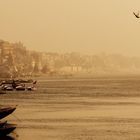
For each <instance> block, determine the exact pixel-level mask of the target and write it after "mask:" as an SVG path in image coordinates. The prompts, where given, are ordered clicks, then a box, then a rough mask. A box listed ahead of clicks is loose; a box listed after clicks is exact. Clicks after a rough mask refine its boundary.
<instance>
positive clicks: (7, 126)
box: [0, 123, 16, 139]
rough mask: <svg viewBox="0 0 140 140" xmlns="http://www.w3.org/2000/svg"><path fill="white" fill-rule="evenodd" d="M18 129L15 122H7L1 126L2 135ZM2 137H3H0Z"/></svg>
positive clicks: (0, 134)
mask: <svg viewBox="0 0 140 140" xmlns="http://www.w3.org/2000/svg"><path fill="white" fill-rule="evenodd" d="M15 129H16V125H14V124H7V123H6V124H5V125H4V126H3V127H1V128H0V137H1V136H6V135H8V134H10V133H11V132H13V131H14V130H15ZM0 139H1V138H0Z"/></svg>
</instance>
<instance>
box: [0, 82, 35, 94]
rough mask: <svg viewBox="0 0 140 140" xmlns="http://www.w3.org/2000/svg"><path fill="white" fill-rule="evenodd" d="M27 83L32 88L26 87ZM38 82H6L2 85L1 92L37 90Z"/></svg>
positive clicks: (0, 85)
mask: <svg viewBox="0 0 140 140" xmlns="http://www.w3.org/2000/svg"><path fill="white" fill-rule="evenodd" d="M25 83H31V85H30V86H26V85H25ZM36 83H37V81H33V80H26V81H25V80H14V79H13V80H4V81H1V83H0V90H2V91H3V90H5V91H13V90H17V91H24V90H30V91H31V90H36V86H35V85H36Z"/></svg>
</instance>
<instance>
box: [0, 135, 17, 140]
mask: <svg viewBox="0 0 140 140" xmlns="http://www.w3.org/2000/svg"><path fill="white" fill-rule="evenodd" d="M0 140H16V139H15V138H14V137H11V136H3V137H0Z"/></svg>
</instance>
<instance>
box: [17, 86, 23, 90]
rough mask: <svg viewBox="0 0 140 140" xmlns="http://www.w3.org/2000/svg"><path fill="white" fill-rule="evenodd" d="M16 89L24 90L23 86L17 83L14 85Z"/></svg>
mask: <svg viewBox="0 0 140 140" xmlns="http://www.w3.org/2000/svg"><path fill="white" fill-rule="evenodd" d="M16 90H25V87H24V86H22V85H19V86H17V87H16Z"/></svg>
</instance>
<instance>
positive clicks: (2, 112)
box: [0, 106, 16, 119]
mask: <svg viewBox="0 0 140 140" xmlns="http://www.w3.org/2000/svg"><path fill="white" fill-rule="evenodd" d="M15 109H16V106H15V107H2V108H0V119H2V118H4V117H6V116H8V115H9V114H11V113H13V112H14V111H15Z"/></svg>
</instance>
